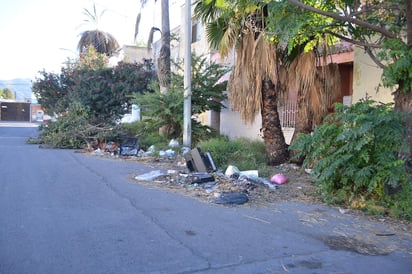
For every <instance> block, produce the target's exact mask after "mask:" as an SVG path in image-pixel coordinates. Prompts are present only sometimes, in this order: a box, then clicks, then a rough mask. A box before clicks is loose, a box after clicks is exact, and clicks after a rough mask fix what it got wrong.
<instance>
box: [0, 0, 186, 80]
mask: <svg viewBox="0 0 412 274" xmlns="http://www.w3.org/2000/svg"><path fill="white" fill-rule="evenodd" d="M169 2H170V4H171V8H170V17H171V18H170V20H171V22H170V24H171V27H173V26H174V25H176V24H177V22H176V20H179V18H180V7H179V6H178V5H179V4H178V3H177V2H178V1H177V0H170V1H169ZM93 4H95V5H96V10H97V13H98V14H100V13H101V12H102V11H103V10H105V12H104V14H103V16H102V17H101V19H100V23H99V29H100V30H102V31H106V32H108V33H110V34H112V35H113V36H114V37H115V38H116V40H117V41H118V42H119V44H120V46H123V45H133V44H135V43H134V37H133V36H134V28H135V22H136V16H137V14H138V13H139V11H140V0H116V1H113V0H95V1H92V0H36V1H33V0H12V1H11V0H0V37H1V43H0V79H1V80H11V79H15V78H30V79H35V77H36V76H39V74H38V72H39V71H42V70H46V71H47V72H60V68H61V67H62V64H63V63H64V62H65V61H67V58H75V57H76V56H77V43H78V41H79V39H80V34H81V33H82V32H83V31H85V30H93V29H95V26H94V25H91V24H85V22H84V20H86V19H88V18H87V17H86V16H85V15H84V14H83V12H84V9H88V10H89V11H91V12H92V11H93ZM155 5H156V6H155ZM160 15H161V14H160V1H156V4H155V1H148V4H147V5H146V6H145V8H144V9H143V11H142V19H141V23H140V25H141V28H140V33H141V35H139V36H138V39H137V40H138V41H141V42H145V41H147V38H148V30H149V29H150V28H151V27H152V26H156V27H159V28H160V22H161V21H160V17H161V16H160ZM144 30H145V31H144Z"/></svg>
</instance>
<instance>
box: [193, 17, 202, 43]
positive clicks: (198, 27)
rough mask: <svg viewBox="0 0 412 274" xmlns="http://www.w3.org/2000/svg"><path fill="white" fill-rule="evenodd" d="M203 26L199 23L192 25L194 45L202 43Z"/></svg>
mask: <svg viewBox="0 0 412 274" xmlns="http://www.w3.org/2000/svg"><path fill="white" fill-rule="evenodd" d="M200 32H201V25H200V22H199V21H195V22H194V23H193V25H192V43H195V42H198V41H200Z"/></svg>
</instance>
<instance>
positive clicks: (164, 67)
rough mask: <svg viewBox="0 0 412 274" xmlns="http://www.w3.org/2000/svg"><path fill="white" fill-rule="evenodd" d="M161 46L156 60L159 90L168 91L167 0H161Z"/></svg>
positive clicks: (168, 35) (168, 43)
mask: <svg viewBox="0 0 412 274" xmlns="http://www.w3.org/2000/svg"><path fill="white" fill-rule="evenodd" d="M161 7H162V11H161V12H162V38H161V42H162V46H161V48H160V54H159V58H158V60H157V62H158V63H157V66H158V67H157V68H158V71H157V73H158V77H159V84H160V91H161V92H162V93H163V94H166V93H168V91H169V85H170V22H169V0H162V2H161Z"/></svg>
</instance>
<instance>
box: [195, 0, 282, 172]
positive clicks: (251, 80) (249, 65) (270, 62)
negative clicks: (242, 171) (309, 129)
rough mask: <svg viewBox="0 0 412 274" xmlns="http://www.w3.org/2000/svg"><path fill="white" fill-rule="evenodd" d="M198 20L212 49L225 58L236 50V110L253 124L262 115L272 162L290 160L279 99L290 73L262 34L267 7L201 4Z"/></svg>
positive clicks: (232, 88)
mask: <svg viewBox="0 0 412 274" xmlns="http://www.w3.org/2000/svg"><path fill="white" fill-rule="evenodd" d="M195 16H196V17H198V18H200V19H201V20H202V22H203V23H204V24H206V30H207V37H208V41H209V43H210V45H211V46H212V47H213V48H216V49H218V50H219V51H220V54H221V55H222V56H223V57H225V56H227V55H228V53H229V52H230V51H231V50H232V49H233V48H235V51H236V59H235V64H234V68H233V70H232V73H231V76H230V79H229V82H228V92H229V94H228V97H229V100H230V101H231V105H232V109H233V110H237V111H239V112H240V114H241V117H242V118H243V119H244V120H245V121H248V122H252V121H253V120H254V117H255V115H256V114H257V113H259V111H260V113H261V116H262V129H261V131H262V133H263V140H264V142H265V145H266V156H267V160H268V163H269V164H271V165H276V164H280V163H283V162H285V161H286V160H287V159H288V149H287V145H286V142H285V138H284V136H283V133H282V129H281V125H280V119H279V112H278V110H277V103H278V100H277V96H278V95H279V93H282V92H284V87H283V84H282V83H283V82H282V81H281V77H282V76H284V75H285V73H284V69H283V67H282V66H279V64H281V62H280V59H281V56H282V55H281V52H280V51H278V50H277V45H276V43H273V42H270V41H269V40H268V39H266V38H265V37H264V33H263V32H262V29H263V28H264V17H265V16H264V7H262V6H260V7H259V6H257V5H254V4H253V3H250V2H248V1H244V0H242V1H236V2H235V3H230V2H223V1H218V0H211V1H198V2H197V4H196V7H195Z"/></svg>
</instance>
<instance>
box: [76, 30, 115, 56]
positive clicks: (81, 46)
mask: <svg viewBox="0 0 412 274" xmlns="http://www.w3.org/2000/svg"><path fill="white" fill-rule="evenodd" d="M90 46H93V47H94V48H95V49H96V51H97V52H99V53H103V54H106V55H107V56H110V55H112V54H113V53H114V52H115V51H116V50H117V49H118V48H119V43H118V42H117V40H116V38H114V36H113V35H111V34H110V33H107V32H103V31H99V30H91V31H85V32H83V33H82V35H81V37H80V40H79V43H78V45H77V47H78V50H79V51H80V52H84V51H85V50H87V48H88V47H90Z"/></svg>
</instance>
